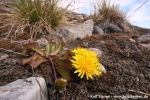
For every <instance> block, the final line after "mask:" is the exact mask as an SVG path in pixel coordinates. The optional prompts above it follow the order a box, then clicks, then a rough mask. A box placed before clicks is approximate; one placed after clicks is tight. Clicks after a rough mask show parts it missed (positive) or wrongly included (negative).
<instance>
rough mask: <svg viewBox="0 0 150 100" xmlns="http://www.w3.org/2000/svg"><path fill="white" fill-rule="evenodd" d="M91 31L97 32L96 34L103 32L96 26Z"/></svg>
mask: <svg viewBox="0 0 150 100" xmlns="http://www.w3.org/2000/svg"><path fill="white" fill-rule="evenodd" d="M93 32H94V33H98V34H102V35H103V34H104V31H103V30H102V29H101V28H100V27H98V26H94V28H93Z"/></svg>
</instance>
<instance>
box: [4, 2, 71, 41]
mask: <svg viewBox="0 0 150 100" xmlns="http://www.w3.org/2000/svg"><path fill="white" fill-rule="evenodd" d="M11 1H12V3H13V5H14V6H15V9H14V12H13V13H12V14H11V16H10V20H11V22H12V28H11V29H10V32H9V33H8V35H7V36H6V37H8V36H10V34H11V33H13V35H12V36H13V37H12V38H13V39H15V38H16V37H19V36H21V35H22V34H26V35H28V36H29V37H30V38H33V37H36V36H37V34H45V33H49V32H51V31H52V29H54V28H55V27H57V26H59V25H61V24H62V23H63V17H64V15H65V12H66V11H67V8H68V7H69V5H70V4H68V5H66V7H64V8H61V7H60V4H61V2H62V0H11ZM13 30H14V32H12V31H13Z"/></svg>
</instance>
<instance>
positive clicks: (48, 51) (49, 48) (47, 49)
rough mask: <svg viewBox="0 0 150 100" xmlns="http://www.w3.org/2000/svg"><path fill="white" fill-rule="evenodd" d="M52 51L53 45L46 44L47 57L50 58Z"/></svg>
mask: <svg viewBox="0 0 150 100" xmlns="http://www.w3.org/2000/svg"><path fill="white" fill-rule="evenodd" d="M51 50H52V44H51V43H50V42H48V43H47V44H46V57H48V55H49V54H50V52H51Z"/></svg>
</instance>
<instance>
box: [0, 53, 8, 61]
mask: <svg viewBox="0 0 150 100" xmlns="http://www.w3.org/2000/svg"><path fill="white" fill-rule="evenodd" d="M8 57H9V55H8V54H3V55H1V56H0V60H4V59H6V58H8Z"/></svg>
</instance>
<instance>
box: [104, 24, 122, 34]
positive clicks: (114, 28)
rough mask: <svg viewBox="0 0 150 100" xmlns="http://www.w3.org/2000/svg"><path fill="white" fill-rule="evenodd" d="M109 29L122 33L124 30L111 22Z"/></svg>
mask: <svg viewBox="0 0 150 100" xmlns="http://www.w3.org/2000/svg"><path fill="white" fill-rule="evenodd" d="M107 30H109V31H110V33H115V32H117V33H122V30H121V29H120V28H119V27H118V26H116V25H114V24H111V23H110V24H109V25H108V26H107Z"/></svg>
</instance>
